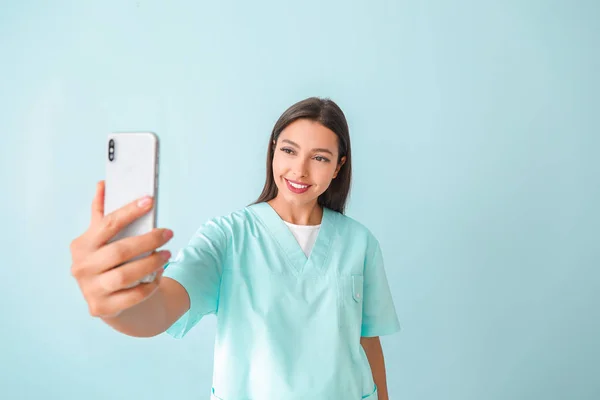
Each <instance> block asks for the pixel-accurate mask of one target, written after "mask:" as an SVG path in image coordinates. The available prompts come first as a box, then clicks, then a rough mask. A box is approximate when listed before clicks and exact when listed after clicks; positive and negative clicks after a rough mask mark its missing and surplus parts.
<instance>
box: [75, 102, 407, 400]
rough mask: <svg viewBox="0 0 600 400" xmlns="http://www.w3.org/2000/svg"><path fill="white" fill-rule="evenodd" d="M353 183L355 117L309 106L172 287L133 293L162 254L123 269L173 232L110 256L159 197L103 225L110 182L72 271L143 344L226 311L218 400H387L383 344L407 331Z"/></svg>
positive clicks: (178, 263) (177, 264)
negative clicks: (240, 203)
mask: <svg viewBox="0 0 600 400" xmlns="http://www.w3.org/2000/svg"><path fill="white" fill-rule="evenodd" d="M350 181H351V152H350V137H349V133H348V126H347V123H346V119H345V116H344V114H343V112H342V111H341V109H340V108H339V107H338V106H337V105H336V104H335V103H334V102H333V101H331V100H328V99H320V98H309V99H306V100H304V101H301V102H299V103H297V104H294V105H293V106H291V107H290V108H289V109H288V110H286V111H285V112H284V113H283V115H282V116H281V117H280V119H279V120H278V121H277V123H276V124H275V127H274V129H273V132H272V134H271V137H270V139H269V145H268V150H267V177H266V183H265V186H264V189H263V192H262V194H261V195H260V197H259V199H258V200H257V201H256V202H255V203H253V204H251V205H249V206H247V207H245V208H243V209H241V210H238V211H235V212H233V213H231V214H229V215H226V216H221V217H217V218H212V219H210V220H209V221H208V222H206V223H205V224H203V225H202V226H201V227H200V229H199V230H198V231H197V232H196V234H195V235H194V237H193V238H192V239H191V240H190V242H189V243H188V245H187V246H185V247H184V248H183V249H182V250H181V251H180V252H179V254H178V255H177V257H176V258H175V259H174V260H173V261H172V262H170V263H168V264H167V265H166V267H165V269H164V273H163V274H162V277H161V276H160V274H159V278H158V279H156V280H155V282H152V283H150V284H142V285H139V286H136V287H134V288H132V289H126V288H127V286H128V285H130V284H131V283H132V282H135V281H136V280H138V279H140V278H141V277H143V276H145V275H146V274H147V273H149V272H151V271H154V270H156V269H158V270H159V271H162V270H163V268H162V267H161V265H162V264H164V262H165V260H167V259H168V257H169V255H170V254H169V253H168V252H164V251H163V252H158V253H154V254H153V255H151V256H149V257H147V258H146V259H142V260H137V261H134V262H131V263H127V264H125V265H124V266H123V267H121V268H116V269H112V267H113V266H114V265H119V264H120V263H121V262H123V261H126V260H128V259H131V258H132V257H134V256H135V255H137V254H141V253H143V252H144V251H148V250H152V249H156V248H157V247H160V246H161V245H163V244H164V243H165V242H166V241H168V240H169V239H170V238H171V237H172V232H171V231H169V230H165V229H157V230H156V231H155V232H152V233H149V234H147V235H144V236H140V237H136V238H128V239H124V240H122V241H121V242H122V243H119V242H115V243H111V244H109V245H106V241H107V240H108V239H109V238H110V237H112V236H113V235H114V234H115V233H116V232H118V231H119V230H120V229H121V228H122V227H123V226H126V225H127V224H128V223H129V222H131V221H132V220H133V219H135V218H138V217H139V216H140V215H143V213H144V212H147V210H148V209H150V207H151V199H144V200H141V201H140V204H142V203H146V204H142V205H141V206H140V205H139V204H131V205H129V206H126V207H124V208H123V209H122V210H118V211H116V212H115V213H113V215H111V214H109V215H107V216H103V209H102V206H101V203H102V198H103V185H102V184H100V186H99V190H98V193H97V195H96V199H95V202H94V204H95V205H94V212H93V217H92V224H91V226H90V228H89V229H88V231H87V232H86V233H84V234H83V235H82V236H81V237H79V238H77V239H76V240H75V241H74V242H73V244H72V253H73V267H72V273H73V275H74V276H75V278H77V280H78V282H79V284H80V287H81V289H82V292H83V293H84V296H85V297H86V300H87V301H88V304H89V307H90V313H91V314H92V315H94V316H99V317H101V318H102V319H103V320H104V321H105V322H107V323H108V324H109V325H111V326H112V327H113V328H115V329H117V330H119V331H120V332H123V333H125V334H128V335H131V336H154V335H157V334H159V333H162V332H164V331H166V332H167V333H168V334H170V335H172V336H173V337H176V338H182V337H184V336H185V335H186V333H187V332H189V331H190V329H192V327H194V326H195V325H196V324H197V323H198V321H200V319H201V318H202V317H203V316H205V315H207V314H216V315H217V318H218V323H217V336H216V341H215V357H214V360H215V362H214V377H213V389H212V397H211V398H212V399H213V400H241V399H257V400H266V399H269V400H271V399H278V400H287V399H289V400H292V399H293V400H300V399H302V400H304V399H319V400H338V399H339V400H350V399H351V400H359V399H369V400H382V399H383V400H385V399H387V398H388V396H387V387H386V376H385V367H384V358H383V354H382V350H381V345H380V343H379V336H381V335H387V334H391V333H394V332H397V331H398V330H399V329H400V326H399V322H398V318H397V315H396V311H395V307H394V304H393V302H392V296H391V294H390V289H389V285H388V282H387V278H386V274H385V270H384V266H383V258H382V252H381V249H380V247H379V243H378V241H377V239H376V238H375V237H374V236H373V235H372V234H371V232H370V231H369V230H368V229H367V228H366V227H364V226H363V225H361V224H360V223H358V222H357V221H355V220H353V219H351V218H349V217H347V216H345V215H344V208H345V204H346V199H347V197H348V192H349V189H350ZM165 278H167V279H165Z"/></svg>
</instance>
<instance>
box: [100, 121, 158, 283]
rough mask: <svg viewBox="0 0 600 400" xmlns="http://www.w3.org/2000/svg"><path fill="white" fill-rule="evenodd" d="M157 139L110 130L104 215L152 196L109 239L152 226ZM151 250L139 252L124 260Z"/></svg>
mask: <svg viewBox="0 0 600 400" xmlns="http://www.w3.org/2000/svg"><path fill="white" fill-rule="evenodd" d="M158 153H159V140H158V136H157V135H156V134H155V133H153V132H123V133H111V134H109V135H108V140H107V142H106V152H105V154H106V181H105V192H104V215H107V214H110V213H111V212H113V211H115V210H117V209H118V208H121V207H123V206H124V205H126V204H128V203H130V202H132V201H135V200H136V199H139V198H140V197H143V196H146V195H149V196H152V197H153V198H154V204H153V207H152V209H151V210H150V211H149V212H148V213H146V214H144V215H143V216H142V217H140V218H138V219H137V220H135V221H133V222H132V223H131V224H129V225H128V226H127V227H125V228H124V229H123V230H122V231H121V232H119V233H118V234H117V235H116V236H115V237H113V238H112V239H111V240H110V241H109V242H114V241H116V240H120V239H123V238H126V237H131V236H138V235H142V234H144V233H147V232H150V231H151V230H152V229H154V228H156V214H157V213H156V206H157V195H158ZM149 254H151V253H150V252H147V253H144V254H141V255H140V256H137V257H135V258H132V259H131V260H128V261H133V260H137V259H139V258H143V257H146V256H148V255H149ZM155 277H156V273H152V274H150V275H147V276H145V277H144V278H142V279H141V280H139V281H137V282H135V283H134V284H133V285H131V286H129V287H134V286H136V285H138V284H140V283H142V282H144V283H148V282H152V281H153V280H154V278H155Z"/></svg>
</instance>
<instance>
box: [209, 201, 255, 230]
mask: <svg viewBox="0 0 600 400" xmlns="http://www.w3.org/2000/svg"><path fill="white" fill-rule="evenodd" d="M252 223H253V215H252V213H251V211H250V209H249V207H244V208H240V209H237V210H234V211H232V212H229V213H227V214H222V215H217V216H213V217H211V218H209V219H208V220H207V221H206V222H205V223H204V224H203V226H212V227H214V228H215V229H218V230H220V231H221V232H222V233H223V234H225V235H227V236H230V235H232V234H234V233H235V232H239V231H240V229H246V228H248V227H250V225H251V224H252Z"/></svg>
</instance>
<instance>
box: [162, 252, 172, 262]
mask: <svg viewBox="0 0 600 400" xmlns="http://www.w3.org/2000/svg"><path fill="white" fill-rule="evenodd" d="M160 256H161V257H162V259H163V260H165V261H168V260H169V258H171V252H170V251H169V250H163V251H161V252H160Z"/></svg>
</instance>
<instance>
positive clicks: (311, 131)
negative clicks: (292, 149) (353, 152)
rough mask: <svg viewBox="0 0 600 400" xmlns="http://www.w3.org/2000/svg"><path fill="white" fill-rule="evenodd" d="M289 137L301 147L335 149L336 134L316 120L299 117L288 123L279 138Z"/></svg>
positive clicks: (336, 142)
mask: <svg viewBox="0 0 600 400" xmlns="http://www.w3.org/2000/svg"><path fill="white" fill-rule="evenodd" d="M282 139H289V140H291V141H293V142H296V143H297V144H298V145H299V146H300V147H302V148H305V147H306V148H308V149H311V148H318V147H322V148H326V149H329V150H331V151H332V152H333V151H335V150H337V144H338V138H337V135H336V134H335V133H334V132H333V131H332V130H331V129H329V128H326V127H325V126H323V125H321V124H320V123H318V122H315V121H312V120H307V119H299V120H297V121H294V122H292V123H291V124H289V125H288V126H287V127H286V128H285V129H284V130H283V131H281V134H280V135H279V140H280V141H281V140H282Z"/></svg>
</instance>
